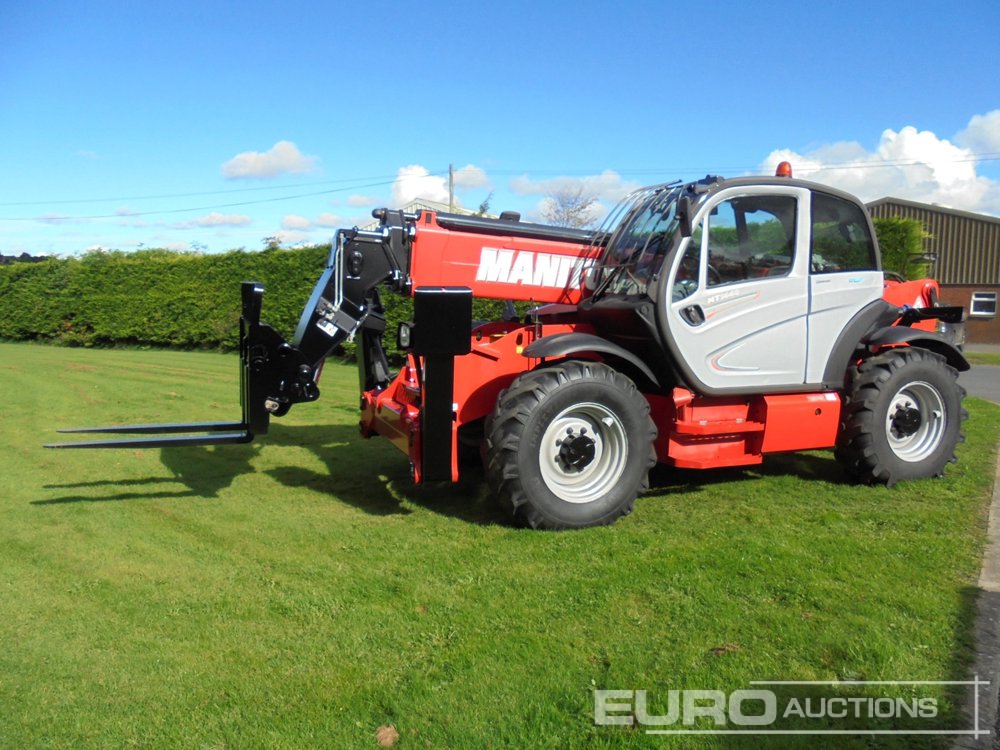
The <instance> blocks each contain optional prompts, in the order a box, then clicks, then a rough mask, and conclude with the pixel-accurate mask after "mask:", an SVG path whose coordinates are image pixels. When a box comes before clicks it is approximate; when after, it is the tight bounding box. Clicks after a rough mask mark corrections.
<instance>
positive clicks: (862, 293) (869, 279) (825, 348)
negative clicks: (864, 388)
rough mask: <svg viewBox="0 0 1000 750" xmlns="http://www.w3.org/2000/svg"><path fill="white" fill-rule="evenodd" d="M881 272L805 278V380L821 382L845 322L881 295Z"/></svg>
mask: <svg viewBox="0 0 1000 750" xmlns="http://www.w3.org/2000/svg"><path fill="white" fill-rule="evenodd" d="M882 281H883V276H882V272H881V271H846V272H844V273H827V274H823V275H821V276H813V277H812V278H811V279H810V280H809V325H808V337H809V355H808V357H809V361H808V366H807V367H806V382H807V383H821V382H822V381H823V371H824V370H825V369H826V363H827V360H828V359H829V358H830V352H831V351H832V350H833V345H834V343H835V342H836V341H837V337H838V336H839V335H840V332H841V331H842V330H843V329H844V326H845V325H846V324H847V322H848V321H849V320H850V319H851V317H853V315H854V314H855V313H856V312H858V310H860V309H861V308H863V307H864V306H865V305H868V304H869V303H871V302H874V301H875V300H877V299H879V298H880V297H881V296H882Z"/></svg>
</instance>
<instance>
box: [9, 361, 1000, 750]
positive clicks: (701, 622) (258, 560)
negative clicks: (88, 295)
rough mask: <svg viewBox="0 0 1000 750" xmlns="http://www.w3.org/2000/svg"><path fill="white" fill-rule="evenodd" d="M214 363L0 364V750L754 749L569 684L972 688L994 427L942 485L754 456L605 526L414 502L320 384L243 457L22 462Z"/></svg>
mask: <svg viewBox="0 0 1000 750" xmlns="http://www.w3.org/2000/svg"><path fill="white" fill-rule="evenodd" d="M236 370H237V359H236V357H235V356H233V355H216V354H208V353H184V352H160V351H150V352H144V351H122V350H106V351H91V350H81V349H61V348H49V347H44V346H32V345H23V344H21V345H15V344H0V388H2V393H3V406H2V407H0V451H2V452H0V456H2V458H0V461H2V472H0V482H2V493H0V716H2V719H3V720H2V722H0V747H3V748H19V749H20V748H104V747H108V748H122V747H150V748H153V747H155V748H220V749H221V748H375V747H378V744H377V742H376V737H375V733H376V730H377V728H378V727H380V726H384V725H389V724H391V725H394V726H395V727H396V729H397V730H398V732H399V735H400V737H399V740H398V742H397V743H396V746H397V747H399V748H427V747H429V748H501V747H503V748H620V747H690V746H694V747H730V746H733V745H734V744H738V743H737V740H738V739H744V740H745V742H744V743H743V744H742V746H745V747H759V746H765V745H766V744H767V743H766V742H764V740H765V739H769V738H761V737H756V738H733V737H712V736H707V737H684V738H680V739H676V738H675V739H673V740H671V739H669V738H664V737H652V736H648V735H646V734H644V733H643V732H642V731H641V730H640V729H637V728H636V729H629V728H625V727H598V726H595V725H594V721H593V706H594V697H593V690H594V689H595V688H601V689H645V690H648V691H649V694H650V699H651V700H653V699H654V698H656V697H657V696H659V698H660V699H662V700H660V701H659V703H660V705H662V703H663V702H664V701H665V697H666V691H667V690H668V689H717V690H724V691H732V690H736V689H742V688H748V687H750V685H749V683H750V681H752V680H768V679H772V680H774V679H781V680H832V679H867V680H962V679H966V677H967V671H966V670H967V667H968V664H969V661H970V640H971V634H972V630H971V624H972V618H973V613H974V603H975V597H976V592H977V589H976V580H977V575H978V570H979V563H980V559H981V553H982V549H983V545H984V536H985V524H986V512H987V506H988V499H989V495H990V491H991V487H992V482H993V474H994V456H995V447H996V444H997V437H998V423H1000V419H998V417H1000V407H996V406H994V405H991V404H988V403H985V402H981V401H975V400H972V399H969V400H968V401H967V406H968V408H969V411H970V413H971V417H970V419H969V422H968V423H967V428H966V433H967V435H968V441H967V442H966V443H965V444H964V445H963V446H962V447H961V449H960V452H959V458H960V461H959V463H958V464H956V465H954V466H952V467H950V468H949V471H948V475H947V477H946V478H945V479H942V480H928V481H923V482H916V483H910V484H905V485H899V486H897V487H895V488H893V489H891V490H889V489H885V488H872V487H855V486H852V485H850V484H846V483H844V481H843V478H842V475H841V473H840V471H839V469H838V467H837V465H836V464H835V462H834V461H833V458H832V456H831V455H830V454H829V453H826V452H817V453H810V454H806V455H792V456H781V457H773V458H771V459H769V460H768V461H767V462H766V463H765V465H764V466H762V467H758V468H755V469H753V470H748V471H722V472H713V473H696V472H677V473H674V474H669V473H668V474H666V475H665V476H661V477H659V479H658V483H657V486H656V487H655V489H654V490H653V491H652V492H650V493H649V494H648V495H646V496H645V497H643V498H641V499H640V500H639V501H638V503H637V505H636V509H635V512H634V513H633V514H632V515H631V516H629V517H627V518H625V519H623V520H622V521H620V522H619V523H617V524H615V525H614V526H611V527H608V528H599V529H589V530H585V531H580V532H572V533H558V534H553V533H541V532H532V531H524V530H518V529H514V528H511V527H510V526H508V525H507V524H506V521H505V519H504V518H503V517H502V516H501V515H500V514H499V513H498V511H496V510H495V508H494V504H493V501H492V499H491V497H490V494H489V490H488V488H487V487H486V486H484V484H483V480H482V474H481V472H480V473H477V474H473V475H472V476H470V477H469V478H467V479H465V480H464V481H463V482H462V483H461V484H459V485H458V486H428V487H420V488H416V487H413V486H412V485H411V482H410V477H409V468H408V464H407V461H406V459H405V457H404V456H402V455H401V454H399V453H398V452H396V451H395V450H394V449H393V448H391V447H390V446H389V445H388V444H387V443H386V442H384V441H380V440H378V439H375V440H371V441H365V440H363V439H361V438H360V437H358V435H357V431H356V423H357V413H356V404H357V396H356V388H357V385H356V383H357V380H356V375H355V372H354V370H353V368H350V367H347V366H340V365H335V364H332V363H331V364H330V365H329V366H328V367H327V369H326V371H325V373H324V376H323V381H322V383H321V386H322V389H323V392H324V395H323V397H322V398H321V400H320V401H319V402H318V403H316V404H306V405H300V406H298V407H296V408H295V409H293V411H292V413H291V414H289V415H288V416H287V417H285V418H283V419H281V420H276V421H275V422H274V426H273V430H272V433H271V434H269V435H268V436H266V437H264V438H262V439H261V440H259V441H258V442H256V443H254V444H252V445H249V446H219V447H207V448H188V449H171V450H146V451H140V450H113V451H52V450H45V449H43V448H42V447H41V446H42V444H43V443H45V442H51V441H53V440H55V439H58V436H56V435H55V433H54V429H55V428H56V427H58V426H81V425H88V424H89V425H94V424H109V423H122V422H147V421H148V422H154V421H189V420H198V421H208V420H217V419H232V418H236V417H237V414H238V401H237V374H236ZM929 689H930V690H932V694H934V695H936V696H937V697H938V698H939V700H940V704H939V705H940V708H941V713H940V716H939V717H938V718H937V719H934V720H931V721H929V722H926V723H925V724H923V726H924V728H937V729H948V728H954V727H955V726H956V725H958V724H960V723H961V719H960V718H959V717H958V715H957V714H956V708H955V704H954V701H955V699H956V698H957V697H959V696H960V693H958V692H957V691H955V690H951V689H948V688H929ZM901 691H902V692H901V693H900V694H901V695H907V693H906V689H901ZM857 694H859V695H866V694H873V695H884V694H885V693H884V691H883V692H878V693H869V692H866V691H865V690H863V689H858V692H857ZM815 739H816V738H803V739H801V740H799V739H797V738H790V737H779V738H777V739H776V741H775V743H774V744H773V746H775V747H788V746H802V747H814V746H816V743H815ZM841 739H842V741H841V742H838V743H837V746H850V747H853V746H857V747H870V746H872V744H874V745H876V746H883V745H890V746H897V747H912V746H928V745H933V743H934V742H935V738H929V737H903V738H892V737H879V738H874V739H873V738H871V737H861V738H850V737H847V738H841ZM938 741H939V742H947V740H946V739H945V740H940V738H939V739H938ZM796 742H800V743H801V744H800V745H796V744H795V743H796ZM827 744H828V745H829V743H827Z"/></svg>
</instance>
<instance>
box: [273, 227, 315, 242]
mask: <svg viewBox="0 0 1000 750" xmlns="http://www.w3.org/2000/svg"><path fill="white" fill-rule="evenodd" d="M273 236H274V237H275V238H276V239H277V240H278V243H279V244H281V245H285V246H289V245H302V244H304V243H306V242H307V241H308V239H309V235H308V234H306V233H305V232H300V231H298V230H297V229H282V230H279V231H277V232H275V233H274V235H273Z"/></svg>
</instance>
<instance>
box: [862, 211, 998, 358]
mask: <svg viewBox="0 0 1000 750" xmlns="http://www.w3.org/2000/svg"><path fill="white" fill-rule="evenodd" d="M868 210H869V211H870V212H871V215H872V216H873V217H874V218H886V217H890V216H903V217H906V218H909V219H917V220H919V221H920V222H921V223H922V224H923V225H924V228H925V229H926V230H927V231H928V232H929V233H930V237H928V238H927V239H926V240H924V250H925V252H928V253H933V254H934V255H936V256H937V260H936V261H935V262H934V263H932V264H931V269H930V275H931V276H932V277H933V278H935V279H937V281H938V283H939V284H940V285H941V302H942V304H945V305H961V306H962V307H964V308H965V309H966V311H969V310H970V308H971V302H972V294H973V292H1000V218H998V217H996V216H987V215H985V214H972V213H968V212H966V211H957V210H955V209H950V208H945V207H942V206H932V205H927V204H924V203H916V202H914V201H907V200H901V199H898V198H883V199H881V200H878V201H874V202H873V203H869V204H868ZM965 334H966V341H967V342H968V343H970V344H976V343H984V344H985V343H989V344H1000V315H994V316H992V317H988V318H978V317H977V318H973V317H971V316H970V317H969V318H968V320H967V321H966V323H965Z"/></svg>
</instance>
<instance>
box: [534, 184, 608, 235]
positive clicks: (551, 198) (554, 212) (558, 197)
mask: <svg viewBox="0 0 1000 750" xmlns="http://www.w3.org/2000/svg"><path fill="white" fill-rule="evenodd" d="M596 203H597V196H596V195H591V194H590V193H584V192H583V186H582V185H577V186H576V187H569V186H567V187H563V188H559V189H558V190H556V191H554V192H552V193H549V194H548V195H547V196H546V197H545V201H544V203H543V206H542V218H543V219H545V221H546V222H548V223H549V224H555V225H556V226H558V227H575V228H583V227H589V226H590V225H591V224H593V223H594V219H595V218H596V217H595V216H594V207H595V205H596Z"/></svg>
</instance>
